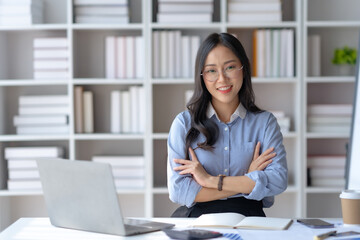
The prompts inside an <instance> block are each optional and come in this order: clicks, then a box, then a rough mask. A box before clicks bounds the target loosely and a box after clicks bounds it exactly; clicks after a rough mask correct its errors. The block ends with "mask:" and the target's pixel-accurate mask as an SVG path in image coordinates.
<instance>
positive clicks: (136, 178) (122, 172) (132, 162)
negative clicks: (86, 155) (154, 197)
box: [92, 156, 145, 189]
mask: <svg viewBox="0 0 360 240" xmlns="http://www.w3.org/2000/svg"><path fill="white" fill-rule="evenodd" d="M92 161H94V162H100V163H108V164H110V165H111V167H112V172H113V176H114V181H115V186H116V188H117V189H143V188H145V159H144V157H143V156H93V157H92Z"/></svg>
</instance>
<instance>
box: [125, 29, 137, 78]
mask: <svg viewBox="0 0 360 240" xmlns="http://www.w3.org/2000/svg"><path fill="white" fill-rule="evenodd" d="M126 78H135V37H133V36H127V37H126Z"/></svg>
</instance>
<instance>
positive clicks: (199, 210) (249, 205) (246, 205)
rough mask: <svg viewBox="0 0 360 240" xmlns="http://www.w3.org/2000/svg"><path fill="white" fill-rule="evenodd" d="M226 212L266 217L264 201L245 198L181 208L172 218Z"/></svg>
mask: <svg viewBox="0 0 360 240" xmlns="http://www.w3.org/2000/svg"><path fill="white" fill-rule="evenodd" d="M224 212H236V213H241V214H242V215H245V216H260V217H265V213H264V211H263V204H262V201H256V200H251V199H246V198H244V197H238V198H228V199H226V200H215V201H210V202H201V203H196V204H195V205H194V206H192V207H191V208H188V207H186V206H181V207H179V208H178V209H176V210H175V212H174V213H173V214H172V215H171V217H199V216H200V215H201V214H205V213H224Z"/></svg>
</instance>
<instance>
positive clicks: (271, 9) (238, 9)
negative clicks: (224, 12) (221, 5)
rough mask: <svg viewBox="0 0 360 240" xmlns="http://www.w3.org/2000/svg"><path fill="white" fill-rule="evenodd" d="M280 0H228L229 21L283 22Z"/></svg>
mask: <svg viewBox="0 0 360 240" xmlns="http://www.w3.org/2000/svg"><path fill="white" fill-rule="evenodd" d="M281 19H282V11H281V1H280V0H272V1H268V0H252V1H249V0H228V21H229V22H232V23H243V22H281Z"/></svg>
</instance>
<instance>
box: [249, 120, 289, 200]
mask: <svg viewBox="0 0 360 240" xmlns="http://www.w3.org/2000/svg"><path fill="white" fill-rule="evenodd" d="M261 145H262V147H261V149H262V151H265V150H266V149H268V148H270V147H274V151H275V152H276V156H275V157H274V158H273V159H272V160H273V162H272V163H271V164H269V165H268V166H267V167H266V168H265V169H264V170H263V171H253V172H250V173H247V174H245V176H248V177H249V178H250V179H252V180H253V181H254V182H255V187H254V189H253V190H252V192H251V193H250V194H248V195H245V196H244V197H246V198H248V199H254V200H263V204H264V207H270V206H271V205H272V204H273V202H274V197H273V196H275V195H277V194H280V193H282V192H283V191H285V189H286V188H287V182H288V181H287V172H288V171H287V163H286V152H285V147H284V145H283V137H282V134H281V132H280V127H279V125H278V123H277V121H276V118H275V117H274V116H273V115H272V114H269V119H268V121H267V124H266V128H265V132H264V136H263V141H262V142H261Z"/></svg>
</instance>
